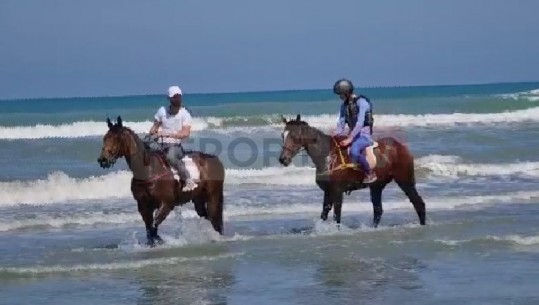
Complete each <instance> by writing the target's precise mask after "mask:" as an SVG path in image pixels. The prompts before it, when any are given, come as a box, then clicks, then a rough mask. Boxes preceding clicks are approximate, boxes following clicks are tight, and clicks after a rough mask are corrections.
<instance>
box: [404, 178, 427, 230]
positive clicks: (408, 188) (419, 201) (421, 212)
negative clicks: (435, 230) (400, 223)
mask: <svg viewBox="0 0 539 305" xmlns="http://www.w3.org/2000/svg"><path fill="white" fill-rule="evenodd" d="M397 184H398V185H399V187H400V188H401V190H402V191H403V192H404V193H405V194H406V196H407V197H408V199H409V200H410V202H411V203H412V204H413V205H414V209H415V211H416V213H417V216H418V217H419V223H420V224H421V225H422V226H424V225H425V218H426V211H425V202H424V201H423V198H421V196H419V194H418V193H417V190H416V188H415V183H414V182H402V181H400V182H399V181H397Z"/></svg>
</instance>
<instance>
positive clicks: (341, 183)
mask: <svg viewBox="0 0 539 305" xmlns="http://www.w3.org/2000/svg"><path fill="white" fill-rule="evenodd" d="M282 120H283V123H284V124H285V127H284V130H283V133H282V138H283V148H282V150H281V154H280V156H279V162H280V163H281V164H282V165H284V166H288V165H290V163H291V162H292V159H293V158H294V156H296V155H297V154H298V153H299V152H300V151H301V150H305V151H306V152H307V154H308V155H309V157H310V158H311V160H312V161H313V163H314V165H315V167H316V178H315V181H316V184H317V185H318V187H319V188H320V189H321V190H322V191H323V192H324V199H323V205H322V214H321V216H320V218H321V219H322V220H324V221H325V220H327V218H328V214H329V211H330V210H331V208H332V207H333V210H334V215H333V218H334V220H335V222H336V223H337V225H339V224H340V223H341V208H342V203H343V194H344V193H348V194H350V193H351V192H352V191H354V190H360V189H363V188H367V187H368V188H369V189H370V195H371V202H372V205H373V211H374V215H373V227H375V228H376V227H377V226H378V224H379V223H380V220H381V218H382V213H383V208H382V191H383V190H384V188H385V187H386V185H387V184H388V183H390V182H391V181H395V182H396V183H397V185H398V186H399V187H400V188H401V190H402V191H403V192H404V193H405V194H406V196H407V197H408V199H409V200H410V202H411V203H412V205H413V206H414V208H415V211H416V212H417V216H418V217H419V223H420V224H421V225H425V218H426V211H425V202H424V201H423V199H422V198H421V196H420V195H419V194H418V192H417V190H416V182H415V174H414V157H413V156H412V154H411V153H410V151H409V150H408V149H407V148H406V146H405V145H404V144H402V143H400V142H399V141H397V140H396V139H395V138H393V137H384V138H380V139H377V141H376V142H377V143H376V144H377V145H374V149H373V148H372V147H370V148H368V149H373V151H372V152H373V154H374V156H375V158H371V162H372V159H374V162H375V169H374V170H375V173H376V176H377V180H376V181H375V182H373V183H371V184H369V185H365V184H363V182H362V181H363V180H364V178H365V173H364V172H363V171H362V170H360V169H358V168H357V167H356V166H354V165H352V163H351V161H350V157H349V155H348V152H347V148H343V147H340V146H339V142H340V141H341V140H343V139H344V138H345V136H330V135H327V134H325V133H323V132H322V131H320V130H318V129H316V128H314V127H312V126H309V124H308V123H306V122H304V121H302V120H301V115H299V114H298V115H297V117H296V119H295V120H287V119H286V118H284V117H283V118H282ZM373 165H374V164H373Z"/></svg>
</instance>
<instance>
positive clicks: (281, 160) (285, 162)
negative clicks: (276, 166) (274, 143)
mask: <svg viewBox="0 0 539 305" xmlns="http://www.w3.org/2000/svg"><path fill="white" fill-rule="evenodd" d="M290 161H291V160H290V158H286V157H283V156H281V157H279V163H281V164H282V165H284V166H288V165H290Z"/></svg>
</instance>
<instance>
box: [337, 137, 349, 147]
mask: <svg viewBox="0 0 539 305" xmlns="http://www.w3.org/2000/svg"><path fill="white" fill-rule="evenodd" d="M351 143H352V139H350V138H346V139H344V140H342V141H341V142H340V143H339V145H340V146H341V147H346V146H348V145H350V144H351Z"/></svg>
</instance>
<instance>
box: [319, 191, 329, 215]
mask: <svg viewBox="0 0 539 305" xmlns="http://www.w3.org/2000/svg"><path fill="white" fill-rule="evenodd" d="M329 211H331V197H330V194H329V192H328V191H324V203H323V206H322V214H321V215H320V218H321V219H322V220H324V221H326V220H328V214H329Z"/></svg>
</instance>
